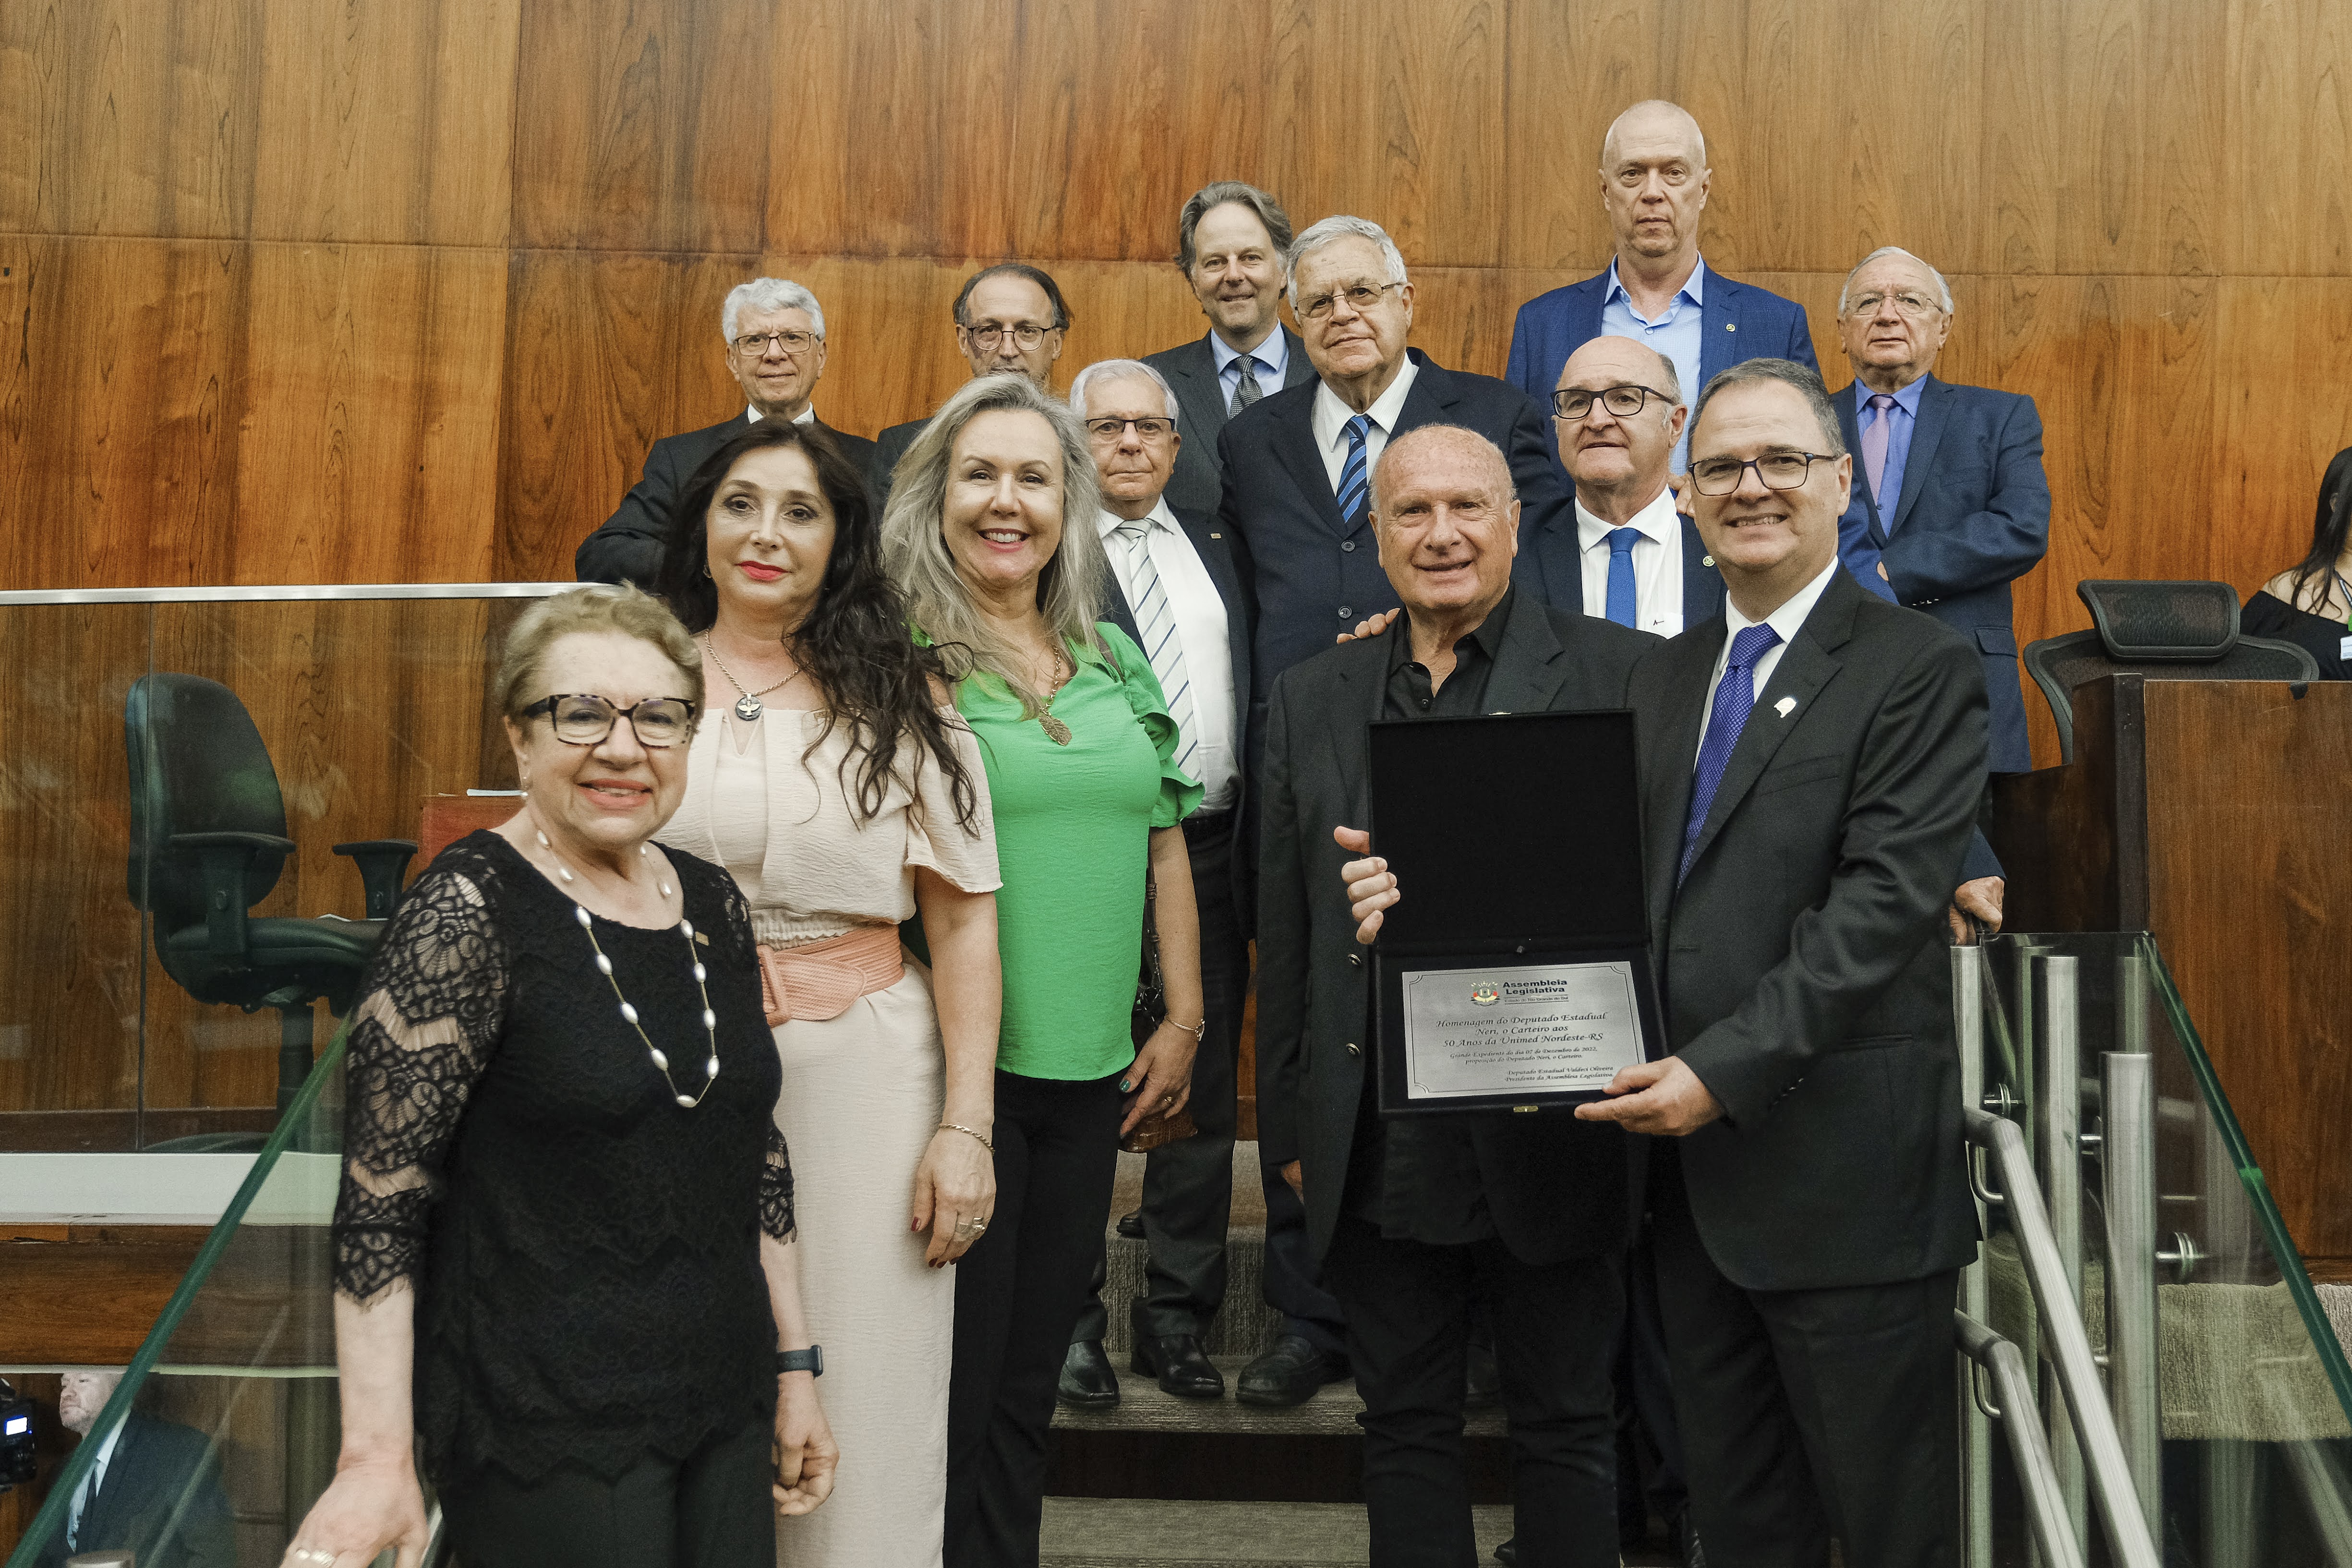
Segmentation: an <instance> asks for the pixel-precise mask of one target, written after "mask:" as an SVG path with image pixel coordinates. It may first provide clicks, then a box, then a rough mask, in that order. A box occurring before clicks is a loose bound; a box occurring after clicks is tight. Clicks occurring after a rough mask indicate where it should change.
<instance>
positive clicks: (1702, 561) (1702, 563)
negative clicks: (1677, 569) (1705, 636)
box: [1675, 512, 1723, 631]
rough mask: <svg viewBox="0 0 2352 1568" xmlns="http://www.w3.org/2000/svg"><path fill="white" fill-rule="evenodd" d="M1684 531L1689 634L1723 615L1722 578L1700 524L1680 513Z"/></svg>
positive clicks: (1685, 618) (1685, 614) (1685, 624)
mask: <svg viewBox="0 0 2352 1568" xmlns="http://www.w3.org/2000/svg"><path fill="white" fill-rule="evenodd" d="M1675 520H1676V521H1679V522H1680V523H1681V524H1682V531H1683V630H1685V631H1688V630H1690V629H1691V627H1693V626H1697V625H1698V624H1699V623H1700V622H1701V621H1704V620H1706V618H1707V617H1708V616H1714V615H1720V614H1721V613H1722V611H1723V574H1722V573H1720V572H1718V571H1717V570H1716V568H1715V557H1714V556H1712V555H1709V554H1708V553H1707V552H1706V540H1704V539H1701V538H1700V537H1699V533H1698V524H1697V523H1696V522H1693V521H1691V520H1690V519H1689V518H1687V517H1685V516H1683V515H1682V514H1681V513H1680V512H1677V513H1675Z"/></svg>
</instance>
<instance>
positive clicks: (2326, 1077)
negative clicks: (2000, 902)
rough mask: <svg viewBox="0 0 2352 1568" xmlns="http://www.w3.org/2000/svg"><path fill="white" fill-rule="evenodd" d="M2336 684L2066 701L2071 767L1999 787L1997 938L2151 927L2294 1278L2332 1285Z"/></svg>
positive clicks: (2344, 820)
mask: <svg viewBox="0 0 2352 1568" xmlns="http://www.w3.org/2000/svg"><path fill="white" fill-rule="evenodd" d="M2347 784H2352V684H2343V683H2334V682H2326V681H2321V682H2315V683H2313V684H2310V685H2304V684H2302V683H2299V682H2298V683H2289V682H2286V681H2276V680H2161V679H2158V680H2151V679H2147V677H2145V676H2139V675H2116V676H2110V677H2108V678H2106V679H2102V680H2097V681H2094V682H2092V683H2090V684H2088V685H2085V686H2083V687H2080V688H2077V689H2076V690H2075V692H2074V762H2073V763H2069V764H2067V765H2065V766H2063V767H2055V768H2043V769H2041V770H2039V771H2037V772H2034V773H2021V774H2012V775H2008V776H2004V777H2001V778H1999V779H1997V780H1996V782H1995V785H1994V792H1993V793H1994V815H1993V833H1992V841H1993V847H1994V848H1995V849H1996V850H1998V851H1999V852H2000V858H2001V861H2002V864H2003V865H2004V866H2005V867H2006V868H2007V870H2008V874H2009V889H2008V896H2007V908H2006V910H2004V920H2003V922H2002V923H2003V927H2004V929H2006V930H2009V931H2149V932H2152V933H2153V934H2154V935H2155V937H2156V940H2157V944H2158V949H2159V950H2160V951H2161V952H2162V953H2163V955H2164V961H2165V963H2166V966H2167V967H2168V969H2169V970H2170V971H2171V973H2172V977H2173V980H2174V983H2175V984H2177V985H2178V986H2179V990H2180V995H2181V1000H2182V1001H2183V1002H2184V1003H2186V1004H2187V1005H2188V1009H2189V1018H2190V1019H2191V1021H2192V1022H2194V1023H2195V1025H2196V1026H2197V1029H2198V1031H2199V1033H2200V1037H2202V1039H2203V1040H2204V1043H2205V1048H2206V1050H2207V1052H2208V1054H2209V1055H2210V1057H2211V1058H2212V1060H2213V1066H2214V1068H2215V1070H2216V1072H2218V1073H2219V1075H2220V1077H2221V1086H2222V1089H2223V1090H2224V1091H2225V1092H2226V1093H2227V1094H2228V1095H2229V1097H2230V1100H2231V1105H2232V1106H2234V1107H2235V1109H2236V1110H2237V1114H2238V1120H2239V1122H2240V1124H2241V1125H2242V1127H2243V1128H2244V1130H2245V1133H2246V1137H2247V1139H2248V1140H2249V1142H2251V1143H2252V1146H2253V1152H2254V1158H2255V1159H2256V1160H2257V1161H2258V1162H2260V1163H2261V1165H2262V1167H2263V1173H2264V1174H2265V1175H2266V1176H2267V1178H2268V1180H2269V1183H2270V1186H2271V1190H2272V1192H2273V1194H2275V1196H2276V1197H2277V1200H2278V1204H2279V1208H2280V1211H2281V1212H2282V1214H2283V1215H2284V1216H2285V1219H2286V1224H2287V1228H2288V1230H2289V1232H2290V1233H2291V1234H2292V1235H2293V1236H2294V1242H2295V1246H2296V1247H2298V1248H2300V1249H2301V1250H2302V1252H2303V1254H2304V1257H2305V1261H2306V1263H2307V1264H2308V1265H2309V1267H2310V1269H2311V1272H2312V1275H2313V1277H2314V1278H2315V1279H2335V1280H2347V1279H2352V1161H2347V1160H2346V1159H2345V1158H2344V1153H2343V1147H2344V1145H2343V1140H2344V1136H2345V1129H2346V1128H2347V1127H2352V790H2347Z"/></svg>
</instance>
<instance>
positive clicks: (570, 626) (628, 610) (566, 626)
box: [492, 583, 702, 719]
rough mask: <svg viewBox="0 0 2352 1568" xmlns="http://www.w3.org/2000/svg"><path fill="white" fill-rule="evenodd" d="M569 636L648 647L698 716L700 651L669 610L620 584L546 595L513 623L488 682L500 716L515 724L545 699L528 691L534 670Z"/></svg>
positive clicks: (536, 672)
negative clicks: (612, 637) (611, 637)
mask: <svg viewBox="0 0 2352 1568" xmlns="http://www.w3.org/2000/svg"><path fill="white" fill-rule="evenodd" d="M574 632H617V633H619V634H620V635H621V636H623V637H635V638H636V639H637V640H638V641H639V642H645V643H651V644H652V645H653V646H654V647H656V648H657V649H659V650H660V652H661V655H662V657H663V658H667V659H668V660H669V661H670V663H672V664H674V665H676V666H677V676H678V684H679V685H680V686H681V687H683V688H684V689H685V690H684V695H685V697H686V700H688V701H689V702H691V703H693V704H694V706H695V708H696V710H697V711H698V712H699V710H700V709H701V707H702V650H701V649H700V648H698V647H696V646H695V643H694V639H693V638H692V637H688V635H687V630H686V627H684V626H681V625H679V624H678V619H677V616H674V615H672V614H670V611H669V607H668V606H667V605H664V604H663V603H662V602H661V601H660V600H659V599H656V598H655V597H654V596H653V595H651V594H648V593H646V592H644V591H642V590H641V589H638V588H635V587H632V586H630V585H629V584H626V583H619V584H613V583H592V584H587V585H586V586H584V587H579V588H570V589H566V590H565V591H564V592H562V593H561V594H551V595H548V596H547V597H546V598H544V599H541V600H540V601H539V603H537V604H535V605H531V606H530V608H529V609H527V610H525V611H523V613H522V614H521V615H520V616H516V617H515V623H514V625H513V626H510V627H509V628H508V629H507V635H506V641H505V643H504V644H503V645H502V646H501V647H500V649H499V669H498V674H497V675H496V676H494V677H493V678H492V684H493V688H494V689H493V693H492V694H493V695H494V696H495V697H496V698H497V699H498V704H499V712H500V713H503V714H505V715H506V716H507V717H508V718H509V719H520V718H521V717H522V710H524V709H526V708H528V707H530V705H531V704H532V703H533V702H536V701H537V700H539V699H540V698H541V697H542V696H545V695H546V693H544V692H536V693H535V692H533V691H532V689H531V688H532V687H533V686H535V685H536V684H537V683H538V680H539V679H540V676H539V667H540V664H541V661H542V660H544V659H545V658H547V650H548V649H549V648H551V647H554V646H555V645H556V643H558V642H560V641H562V639H563V638H565V637H570V636H571V635H572V633H574Z"/></svg>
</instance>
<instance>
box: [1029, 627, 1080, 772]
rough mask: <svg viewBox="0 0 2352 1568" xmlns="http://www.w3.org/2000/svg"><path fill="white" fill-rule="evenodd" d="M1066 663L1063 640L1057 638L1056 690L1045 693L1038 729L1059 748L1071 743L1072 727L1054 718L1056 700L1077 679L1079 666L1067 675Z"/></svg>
mask: <svg viewBox="0 0 2352 1568" xmlns="http://www.w3.org/2000/svg"><path fill="white" fill-rule="evenodd" d="M1064 662H1065V660H1064V658H1063V656H1062V643H1061V639H1060V638H1058V637H1056V638H1055V640H1054V689H1052V690H1051V691H1048V692H1047V693H1045V706H1044V707H1043V708H1040V709H1039V710H1037V728H1039V729H1040V730H1043V731H1045V739H1047V740H1049V741H1051V742H1054V744H1055V745H1057V746H1066V745H1068V744H1069V743H1070V727H1069V726H1068V725H1067V724H1065V723H1063V722H1062V721H1060V720H1059V719H1056V718H1055V717H1054V699H1055V698H1056V697H1059V696H1060V695H1061V694H1062V688H1064V687H1065V686H1067V685H1068V684H1069V683H1070V682H1071V681H1072V680H1075V679H1077V674H1078V669H1077V666H1076V665H1075V664H1074V665H1071V666H1070V672H1069V673H1068V674H1067V675H1065V674H1063V673H1062V667H1063V664H1064Z"/></svg>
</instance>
